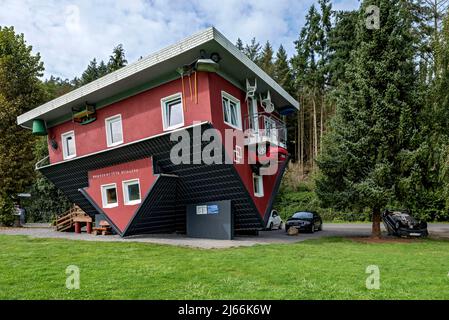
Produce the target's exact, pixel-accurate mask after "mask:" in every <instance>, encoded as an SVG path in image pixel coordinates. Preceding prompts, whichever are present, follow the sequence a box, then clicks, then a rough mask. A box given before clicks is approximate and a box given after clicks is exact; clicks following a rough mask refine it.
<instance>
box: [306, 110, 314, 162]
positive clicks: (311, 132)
mask: <svg viewBox="0 0 449 320" xmlns="http://www.w3.org/2000/svg"><path fill="white" fill-rule="evenodd" d="M312 113H313V111H312ZM308 116H309V137H308V139H307V142H308V143H309V159H308V160H309V164H310V168H313V159H314V152H313V143H314V139H313V114H312V115H311V114H310V112H309V114H308Z"/></svg>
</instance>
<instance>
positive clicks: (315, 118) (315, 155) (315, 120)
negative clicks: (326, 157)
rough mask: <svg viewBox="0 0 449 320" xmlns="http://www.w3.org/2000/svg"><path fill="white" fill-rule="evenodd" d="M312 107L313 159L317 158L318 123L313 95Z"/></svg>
mask: <svg viewBox="0 0 449 320" xmlns="http://www.w3.org/2000/svg"><path fill="white" fill-rule="evenodd" d="M312 105H313V144H314V148H313V153H314V158H316V157H317V156H318V122H317V114H316V112H317V110H316V100H315V94H314V95H313V96H312Z"/></svg>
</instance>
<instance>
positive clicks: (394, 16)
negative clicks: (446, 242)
mask: <svg viewBox="0 0 449 320" xmlns="http://www.w3.org/2000/svg"><path fill="white" fill-rule="evenodd" d="M368 5H377V6H378V7H379V8H380V9H381V13H380V29H372V30H371V29H367V28H366V27H365V25H366V24H365V23H364V21H365V18H366V17H365V11H366V8H367V6H368ZM357 37H358V38H359V39H358V41H359V46H358V48H357V49H356V52H355V55H354V60H353V62H352V63H351V65H350V66H349V68H348V69H349V70H348V72H349V73H350V77H348V79H347V83H346V84H345V85H344V86H342V88H341V89H340V90H339V99H338V101H337V109H336V112H337V113H336V116H335V117H334V118H333V119H332V122H331V124H332V125H331V130H330V132H329V133H328V134H327V135H326V139H325V144H324V150H323V152H322V154H321V156H320V157H319V159H318V161H317V163H318V166H319V168H320V174H319V176H318V178H317V179H316V186H317V190H316V192H317V195H318V196H319V198H320V199H321V201H322V202H323V203H324V204H326V205H328V206H333V207H337V208H348V207H353V208H365V207H368V208H370V209H371V210H372V215H373V227H372V235H373V237H380V235H381V234H380V219H381V209H382V208H384V207H385V206H386V205H387V204H389V203H392V202H393V201H395V200H396V199H397V195H396V189H397V188H398V187H399V185H400V183H402V182H403V181H404V179H408V178H409V177H407V176H404V172H402V170H401V167H402V165H403V162H404V157H405V158H406V157H407V150H412V149H413V148H414V141H413V139H414V134H415V133H416V131H417V128H416V124H417V121H416V115H417V114H418V113H419V110H418V107H417V103H416V98H417V97H416V96H415V94H416V75H415V65H414V60H413V56H414V51H413V42H412V34H411V17H410V14H409V11H408V10H407V9H406V6H405V3H404V2H403V1H392V0H375V1H373V0H365V1H363V3H362V5H361V8H360V13H359V23H358V28H357Z"/></svg>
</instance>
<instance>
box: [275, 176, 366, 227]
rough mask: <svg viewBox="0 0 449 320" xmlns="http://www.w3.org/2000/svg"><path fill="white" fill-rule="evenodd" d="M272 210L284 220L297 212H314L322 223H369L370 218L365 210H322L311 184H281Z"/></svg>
mask: <svg viewBox="0 0 449 320" xmlns="http://www.w3.org/2000/svg"><path fill="white" fill-rule="evenodd" d="M274 208H275V209H276V210H277V211H278V212H279V214H280V215H281V217H282V219H284V220H285V219H287V218H289V217H290V216H291V215H292V214H294V213H295V212H298V211H315V212H317V213H319V214H320V215H321V218H322V219H323V220H324V221H333V222H340V221H348V222H352V221H369V220H370V217H371V214H370V212H369V211H367V210H366V211H364V210H361V211H359V212H343V211H338V210H334V209H331V208H322V207H321V206H320V201H319V200H318V198H317V196H316V194H315V192H314V186H313V183H311V182H301V183H300V184H298V185H296V186H295V187H291V186H289V185H286V184H283V185H282V186H281V189H280V190H279V194H278V196H277V198H276V202H275V204H274Z"/></svg>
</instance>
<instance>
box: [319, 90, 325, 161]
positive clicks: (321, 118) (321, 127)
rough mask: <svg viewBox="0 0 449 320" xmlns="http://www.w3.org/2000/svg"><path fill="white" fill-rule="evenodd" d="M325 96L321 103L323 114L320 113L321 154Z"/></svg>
mask: <svg viewBox="0 0 449 320" xmlns="http://www.w3.org/2000/svg"><path fill="white" fill-rule="evenodd" d="M324 106H325V102H324V94H323V97H322V101H321V112H320V152H321V150H322V149H323V133H324Z"/></svg>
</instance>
